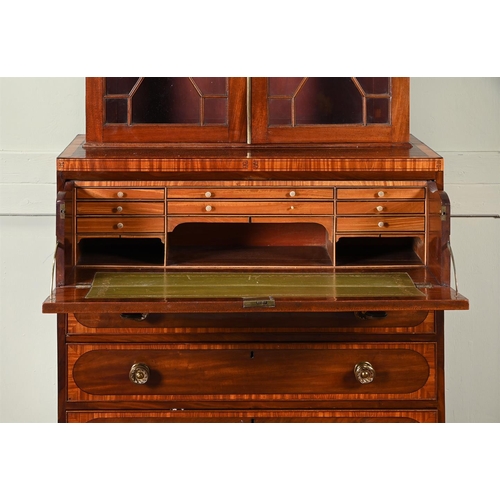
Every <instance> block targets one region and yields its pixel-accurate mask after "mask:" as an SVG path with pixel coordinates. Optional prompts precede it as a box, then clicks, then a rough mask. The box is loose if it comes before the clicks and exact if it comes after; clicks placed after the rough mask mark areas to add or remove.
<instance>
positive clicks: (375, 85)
mask: <svg viewBox="0 0 500 500" xmlns="http://www.w3.org/2000/svg"><path fill="white" fill-rule="evenodd" d="M356 79H357V80H358V83H359V84H360V85H361V87H363V90H364V91H365V92H366V93H367V94H388V93H389V80H390V78H379V77H377V78H373V77H371V78H368V77H363V78H361V77H357V78H356Z"/></svg>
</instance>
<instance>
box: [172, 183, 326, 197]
mask: <svg viewBox="0 0 500 500" xmlns="http://www.w3.org/2000/svg"><path fill="white" fill-rule="evenodd" d="M167 197H168V198H176V199H179V198H184V199H189V198H192V199H213V198H214V199H254V200H258V199H270V198H272V199H277V200H280V199H283V200H288V199H290V200H294V199H333V189H311V188H271V189H266V188H264V189H262V188H246V189H243V188H235V189H232V188H218V187H210V186H209V187H206V188H204V187H200V188H171V189H169V190H168V191H167Z"/></svg>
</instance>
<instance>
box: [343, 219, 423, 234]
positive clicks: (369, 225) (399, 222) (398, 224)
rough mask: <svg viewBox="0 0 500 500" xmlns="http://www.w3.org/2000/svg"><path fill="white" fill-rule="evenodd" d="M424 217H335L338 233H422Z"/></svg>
mask: <svg viewBox="0 0 500 500" xmlns="http://www.w3.org/2000/svg"><path fill="white" fill-rule="evenodd" d="M424 229H425V218H424V217H387V216H383V217H382V216H381V217H337V231H338V232H356V231H370V232H373V231H375V232H384V231H419V232H421V231H424Z"/></svg>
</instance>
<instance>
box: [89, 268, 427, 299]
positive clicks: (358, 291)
mask: <svg viewBox="0 0 500 500" xmlns="http://www.w3.org/2000/svg"><path fill="white" fill-rule="evenodd" d="M422 295H423V294H422V292H420V290H418V289H417V288H416V287H415V285H414V283H413V281H412V279H411V278H410V276H409V275H408V274H407V273H356V274H353V273H225V272H220V273H205V272H199V273H198V272H194V273H151V272H149V273H142V272H137V273H134V272H116V273H113V272H102V273H96V275H95V277H94V281H93V283H92V287H91V289H90V291H89V293H88V294H87V298H88V299H141V298H142V299H143V298H159V299H162V298H186V299H189V298H193V299H195V298H198V299H200V298H208V299H210V298H251V297H267V296H269V297H273V298H279V297H295V298H297V297H304V298H306V297H326V298H335V297H339V298H341V297H419V296H422Z"/></svg>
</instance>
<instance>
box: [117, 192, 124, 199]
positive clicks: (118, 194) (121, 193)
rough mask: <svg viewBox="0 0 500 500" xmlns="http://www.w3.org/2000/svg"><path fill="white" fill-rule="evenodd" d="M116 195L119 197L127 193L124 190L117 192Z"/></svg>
mask: <svg viewBox="0 0 500 500" xmlns="http://www.w3.org/2000/svg"><path fill="white" fill-rule="evenodd" d="M116 196H118V198H123V197H124V196H125V193H124V192H123V191H118V193H116Z"/></svg>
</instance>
